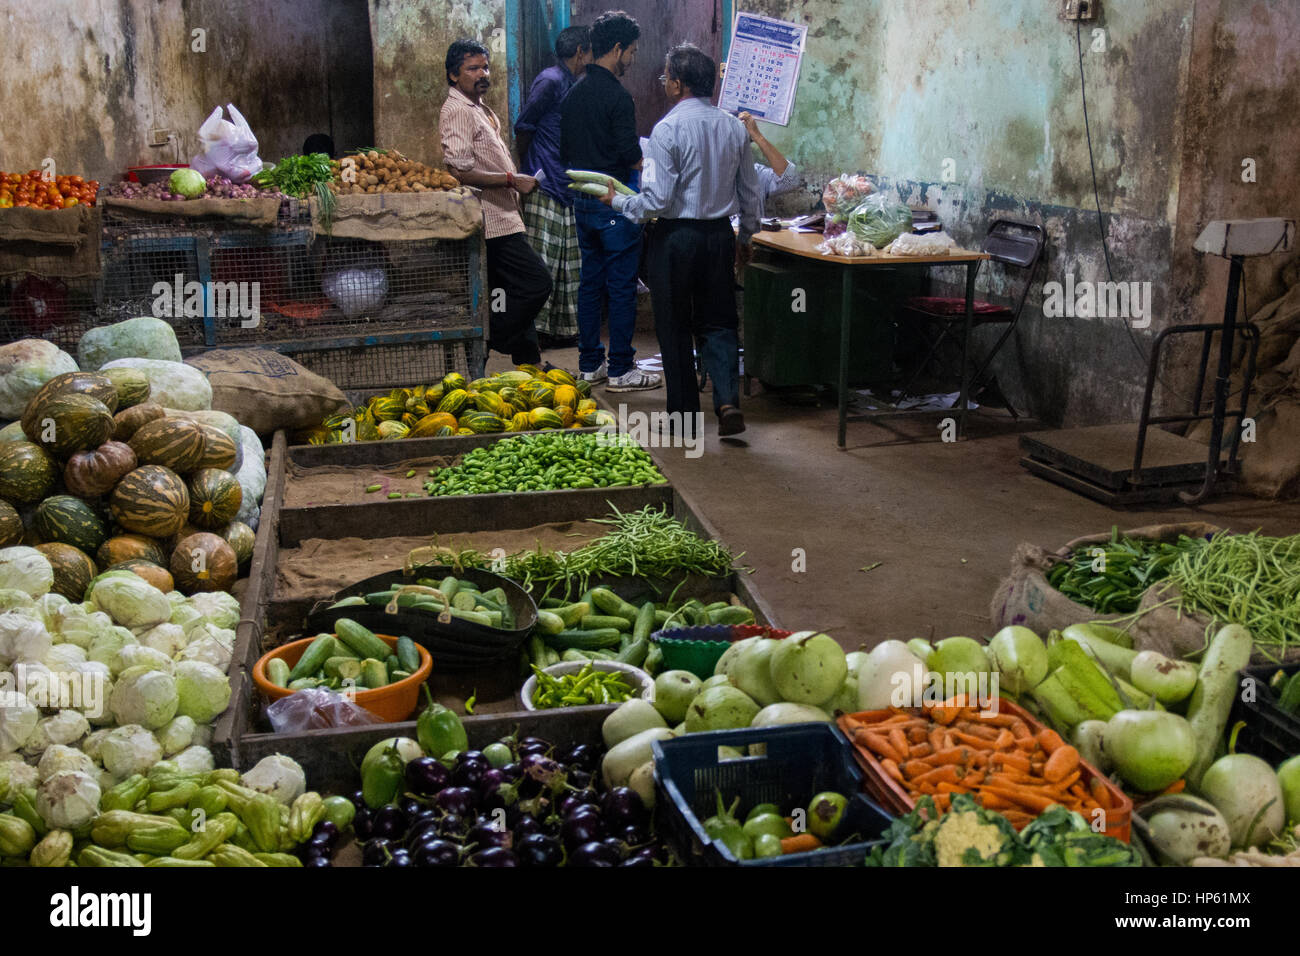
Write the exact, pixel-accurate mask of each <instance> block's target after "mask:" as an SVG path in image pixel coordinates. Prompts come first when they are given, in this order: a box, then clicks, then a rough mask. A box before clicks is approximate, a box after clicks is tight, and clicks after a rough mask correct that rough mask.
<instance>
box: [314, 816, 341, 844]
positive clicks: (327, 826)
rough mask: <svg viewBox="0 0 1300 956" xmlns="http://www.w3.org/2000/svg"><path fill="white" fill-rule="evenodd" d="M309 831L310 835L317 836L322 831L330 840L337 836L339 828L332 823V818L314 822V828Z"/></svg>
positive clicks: (335, 838)
mask: <svg viewBox="0 0 1300 956" xmlns="http://www.w3.org/2000/svg"><path fill="white" fill-rule="evenodd" d="M311 833H312V836H319V835H320V834H322V833H324V834H325V835H327V836H328V837H329V838H330V839H331V840H337V839H338V838H339V828H338V827H337V826H336V825H335V824H334V822H333V821H332V820H321V821H320V822H319V823H317V824H316V826H315V828H314V829H313V830H312V831H311Z"/></svg>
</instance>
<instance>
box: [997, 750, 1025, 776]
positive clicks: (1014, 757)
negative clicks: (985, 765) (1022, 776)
mask: <svg viewBox="0 0 1300 956" xmlns="http://www.w3.org/2000/svg"><path fill="white" fill-rule="evenodd" d="M989 760H990V761H991V762H992V763H995V764H1001V765H1002V766H1004V767H1012V768H1014V769H1016V770H1019V771H1020V772H1021V773H1029V758H1028V757H1026V756H1025V755H1024V754H1021V753H1016V752H1015V751H1011V752H1009V753H995V754H993V755H992V756H991V757H990V758H989Z"/></svg>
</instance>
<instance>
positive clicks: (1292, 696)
mask: <svg viewBox="0 0 1300 956" xmlns="http://www.w3.org/2000/svg"><path fill="white" fill-rule="evenodd" d="M1277 705H1278V706H1279V707H1281V708H1282V710H1283V711H1284V712H1286V713H1288V714H1296V713H1300V671H1296V672H1295V673H1294V674H1292V675H1291V677H1290V678H1289V679H1288V680H1287V682H1286V687H1284V688H1283V689H1282V693H1280V694H1278V697H1277Z"/></svg>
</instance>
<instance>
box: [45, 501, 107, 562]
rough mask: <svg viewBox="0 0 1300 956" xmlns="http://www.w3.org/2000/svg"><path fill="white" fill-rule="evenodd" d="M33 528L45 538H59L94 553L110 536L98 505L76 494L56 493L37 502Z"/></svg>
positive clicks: (46, 539) (55, 539)
mask: <svg viewBox="0 0 1300 956" xmlns="http://www.w3.org/2000/svg"><path fill="white" fill-rule="evenodd" d="M32 530H34V531H35V532H36V534H37V535H39V536H40V538H41V540H43V541H57V542H60V543H62V544H70V545H72V546H73V547H74V548H77V549H79V550H81V551H84V552H86V554H87V555H91V554H94V553H95V552H97V551H98V550H99V547H100V545H102V544H103V543H104V542H105V541H107V540H108V529H107V528H105V527H104V522H103V520H102V519H101V518H100V517H99V515H98V514H96V513H95V509H94V508H92V507H90V505H88V504H86V502H84V501H82V500H81V499H80V498H74V497H72V495H55V496H54V497H52V498H46V499H45V500H44V501H42V502H41V503H40V504H39V505H37V506H36V511H35V513H34V514H33V515H32Z"/></svg>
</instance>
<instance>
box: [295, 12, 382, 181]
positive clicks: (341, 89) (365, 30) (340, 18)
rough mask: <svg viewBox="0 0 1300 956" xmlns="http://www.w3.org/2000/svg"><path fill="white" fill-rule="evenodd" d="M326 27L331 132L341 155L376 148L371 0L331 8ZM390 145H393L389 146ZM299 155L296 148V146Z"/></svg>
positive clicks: (327, 83)
mask: <svg viewBox="0 0 1300 956" xmlns="http://www.w3.org/2000/svg"><path fill="white" fill-rule="evenodd" d="M324 26H325V55H326V57H327V58H328V62H329V67H328V69H327V70H326V71H325V77H326V90H325V93H326V97H327V106H328V108H329V129H328V130H322V131H321V132H328V133H329V134H330V137H331V138H332V139H333V140H334V148H335V150H336V152H337V153H338V154H339V155H342V154H343V153H346V152H350V151H352V150H355V149H357V148H358V147H360V146H373V145H375V64H374V54H373V50H372V44H371V39H370V7H369V3H368V0H343V2H341V3H337V4H330V8H329V20H328V21H327V22H326V23H325V24H324ZM389 145H391V144H389ZM293 151H294V152H297V146H296V145H295V146H294V149H293Z"/></svg>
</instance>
